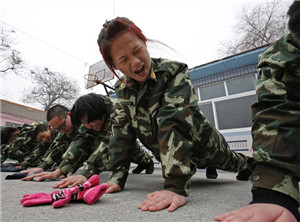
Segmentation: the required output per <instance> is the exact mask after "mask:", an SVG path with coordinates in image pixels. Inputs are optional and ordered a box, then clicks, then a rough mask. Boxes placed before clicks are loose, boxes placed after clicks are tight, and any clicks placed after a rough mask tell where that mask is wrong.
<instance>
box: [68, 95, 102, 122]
mask: <svg viewBox="0 0 300 222" xmlns="http://www.w3.org/2000/svg"><path fill="white" fill-rule="evenodd" d="M105 114H106V109H105V103H104V99H103V97H102V95H98V94H95V93H89V94H86V95H83V96H81V97H79V98H78V99H77V100H76V101H75V103H74V105H73V107H72V109H71V121H72V124H73V125H75V126H77V127H78V126H80V125H81V119H82V118H83V117H84V116H85V115H87V117H88V120H87V121H88V123H89V122H92V121H94V120H97V119H102V118H103V115H105Z"/></svg>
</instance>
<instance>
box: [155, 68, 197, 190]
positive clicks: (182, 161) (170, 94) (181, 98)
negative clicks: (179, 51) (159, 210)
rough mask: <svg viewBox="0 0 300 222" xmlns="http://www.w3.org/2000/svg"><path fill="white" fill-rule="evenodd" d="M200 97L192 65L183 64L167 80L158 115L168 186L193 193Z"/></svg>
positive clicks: (163, 162)
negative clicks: (191, 74) (195, 127)
mask: <svg viewBox="0 0 300 222" xmlns="http://www.w3.org/2000/svg"><path fill="white" fill-rule="evenodd" d="M195 109H197V98H196V95H195V92H194V88H193V86H192V83H191V80H190V77H189V73H188V69H187V67H186V66H183V67H180V68H179V69H178V71H177V74H175V75H174V76H172V78H170V79H169V81H168V83H167V87H166V89H165V92H164V96H163V99H162V101H161V108H160V109H159V112H158V115H157V124H158V128H159V129H158V142H159V147H160V158H161V163H162V169H163V177H164V178H165V185H164V186H165V189H167V190H170V191H173V192H175V193H178V194H180V195H184V196H187V195H189V188H190V179H191V176H192V175H193V174H194V173H195V170H196V167H195V166H194V165H193V164H192V162H191V148H192V146H193V140H192V132H191V129H192V125H193V122H194V121H193V118H194V117H193V113H194V112H195Z"/></svg>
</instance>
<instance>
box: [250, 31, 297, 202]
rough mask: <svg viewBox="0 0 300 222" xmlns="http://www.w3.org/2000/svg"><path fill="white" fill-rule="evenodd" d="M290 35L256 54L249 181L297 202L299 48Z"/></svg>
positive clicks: (255, 185) (255, 186)
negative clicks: (256, 79) (256, 64)
mask: <svg viewBox="0 0 300 222" xmlns="http://www.w3.org/2000/svg"><path fill="white" fill-rule="evenodd" d="M289 38H290V36H289V35H286V36H285V37H283V38H282V39H281V40H279V41H278V42H276V43H275V44H273V45H272V46H271V47H269V48H268V49H267V50H266V51H265V52H263V53H262V54H261V55H260V57H259V65H258V72H259V76H258V81H257V85H256V93H257V99H258V100H257V102H256V103H254V104H253V105H252V114H253V127H252V137H253V150H254V152H253V157H254V159H255V160H256V162H257V166H256V168H255V171H254V172H253V174H252V175H251V177H250V180H251V182H252V184H253V186H254V189H256V188H264V189H269V190H273V191H277V192H280V193H283V194H286V195H288V196H290V197H292V198H294V199H296V200H297V201H298V202H299V178H300V152H299V151H300V146H299V144H300V137H299V132H300V107H299V101H300V93H299V89H300V65H299V61H300V50H299V47H298V48H296V47H295V46H293V45H292V44H291V43H290V40H289Z"/></svg>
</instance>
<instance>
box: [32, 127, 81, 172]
mask: <svg viewBox="0 0 300 222" xmlns="http://www.w3.org/2000/svg"><path fill="white" fill-rule="evenodd" d="M76 135H77V131H76V130H74V131H73V132H72V133H70V134H68V133H58V135H57V137H56V138H55V139H54V141H53V142H52V143H51V145H50V147H49V149H48V150H47V152H46V153H45V155H44V157H43V159H42V162H41V163H40V165H39V166H38V167H40V168H43V169H44V170H45V171H46V170H48V169H51V167H52V166H53V165H57V166H58V165H59V164H60V163H61V161H62V156H63V154H64V153H65V152H66V150H67V149H68V147H69V145H70V144H71V142H72V141H73V140H74V138H75V137H76Z"/></svg>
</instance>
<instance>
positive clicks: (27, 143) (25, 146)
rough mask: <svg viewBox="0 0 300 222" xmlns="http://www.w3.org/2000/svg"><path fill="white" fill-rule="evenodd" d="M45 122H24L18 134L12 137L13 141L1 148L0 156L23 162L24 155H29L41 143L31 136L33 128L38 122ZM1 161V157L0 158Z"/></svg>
mask: <svg viewBox="0 0 300 222" xmlns="http://www.w3.org/2000/svg"><path fill="white" fill-rule="evenodd" d="M42 123H47V122H45V121H42V122H34V123H31V124H24V125H23V126H22V128H21V130H20V134H19V135H18V136H17V137H16V138H15V139H14V141H13V142H12V143H10V144H8V145H7V146H5V147H4V148H3V149H2V150H1V154H2V155H1V158H2V156H3V158H5V159H6V158H11V159H14V160H18V161H19V162H23V160H24V159H25V157H26V156H27V155H29V154H30V153H31V152H32V151H33V150H34V149H35V148H36V146H37V144H38V143H41V141H40V140H38V139H37V138H35V137H34V136H33V134H34V129H35V127H36V126H37V125H38V124H42ZM1 161H2V159H1Z"/></svg>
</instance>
